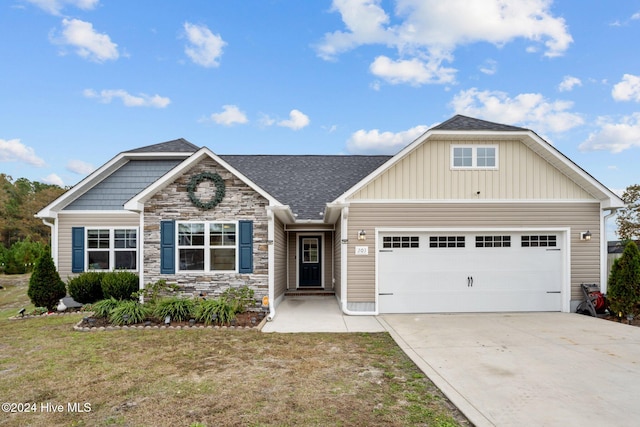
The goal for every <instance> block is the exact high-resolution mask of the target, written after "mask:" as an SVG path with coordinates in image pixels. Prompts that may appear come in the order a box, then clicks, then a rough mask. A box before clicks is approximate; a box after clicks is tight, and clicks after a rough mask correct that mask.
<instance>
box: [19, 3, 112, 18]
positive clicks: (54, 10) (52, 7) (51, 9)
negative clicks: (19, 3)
mask: <svg viewBox="0 0 640 427" xmlns="http://www.w3.org/2000/svg"><path fill="white" fill-rule="evenodd" d="M27 1H28V2H29V3H31V4H33V5H35V6H37V7H39V8H40V9H42V10H44V11H45V12H47V13H50V14H52V15H56V16H59V15H60V14H61V13H62V9H63V8H64V7H66V6H75V7H77V8H78V9H82V10H91V9H95V7H96V6H97V5H98V3H100V0H27Z"/></svg>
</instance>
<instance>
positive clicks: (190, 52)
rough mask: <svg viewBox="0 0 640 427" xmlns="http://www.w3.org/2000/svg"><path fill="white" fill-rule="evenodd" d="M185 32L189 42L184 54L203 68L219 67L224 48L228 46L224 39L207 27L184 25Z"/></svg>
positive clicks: (186, 23) (187, 23)
mask: <svg viewBox="0 0 640 427" xmlns="http://www.w3.org/2000/svg"><path fill="white" fill-rule="evenodd" d="M184 31H185V34H186V36H187V39H188V40H189V44H188V45H187V46H185V48H184V52H185V53H186V54H187V56H188V57H189V58H191V60H192V61H193V62H195V63H196V64H198V65H202V66H203V67H217V66H218V65H220V62H219V59H220V57H221V56H222V48H223V47H224V46H225V45H226V44H227V43H226V42H225V41H224V40H222V37H220V35H217V34H213V33H212V32H211V30H210V29H209V28H207V27H206V26H205V25H196V24H191V23H189V22H185V23H184Z"/></svg>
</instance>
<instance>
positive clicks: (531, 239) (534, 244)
mask: <svg viewBox="0 0 640 427" xmlns="http://www.w3.org/2000/svg"><path fill="white" fill-rule="evenodd" d="M555 246H557V240H556V236H544V235H541V236H522V247H523V248H538V247H555Z"/></svg>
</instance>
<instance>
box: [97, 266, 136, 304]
mask: <svg viewBox="0 0 640 427" xmlns="http://www.w3.org/2000/svg"><path fill="white" fill-rule="evenodd" d="M138 288H139V285H138V275H137V274H135V273H132V272H130V271H114V272H108V273H104V276H103V278H102V294H103V295H104V297H105V298H110V297H113V298H115V299H118V300H127V299H135V298H136V297H135V296H134V295H133V294H134V293H136V292H138Z"/></svg>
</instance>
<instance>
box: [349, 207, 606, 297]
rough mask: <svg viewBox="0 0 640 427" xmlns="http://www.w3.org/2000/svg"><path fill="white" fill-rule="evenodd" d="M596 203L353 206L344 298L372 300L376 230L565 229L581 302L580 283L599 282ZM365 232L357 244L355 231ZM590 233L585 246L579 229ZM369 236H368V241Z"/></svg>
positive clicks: (573, 281) (574, 285)
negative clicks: (359, 249) (361, 251)
mask: <svg viewBox="0 0 640 427" xmlns="http://www.w3.org/2000/svg"><path fill="white" fill-rule="evenodd" d="M599 209H600V205H599V204H598V203H590V202H578V203H560V202H559V203H473V204H463V203H432V204H422V203H397V204H396V203H393V204H392V203H378V204H375V203H352V204H351V206H350V207H349V236H348V237H349V244H348V247H347V249H346V250H347V251H348V260H347V262H348V264H349V271H348V275H347V283H348V288H347V292H348V294H347V298H348V301H349V302H372V301H374V300H375V239H374V236H375V229H376V228H377V227H424V228H429V227H433V228H445V227H451V228H457V227H460V228H473V227H477V228H523V229H526V228H545V227H548V228H560V227H562V228H566V227H570V228H571V232H570V244H571V255H570V259H571V272H570V274H571V299H572V300H581V299H582V295H581V292H580V283H599V281H600V272H599V271H600V211H599ZM360 229H363V230H365V231H366V233H367V240H366V242H358V240H357V233H358V230H360ZM587 230H589V231H591V234H592V237H591V240H590V241H588V242H585V241H580V235H579V234H580V232H581V231H587ZM369 236H371V237H370V238H369ZM363 244H366V245H367V246H369V255H368V256H355V255H354V250H355V246H356V245H358V246H361V245H363Z"/></svg>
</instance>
